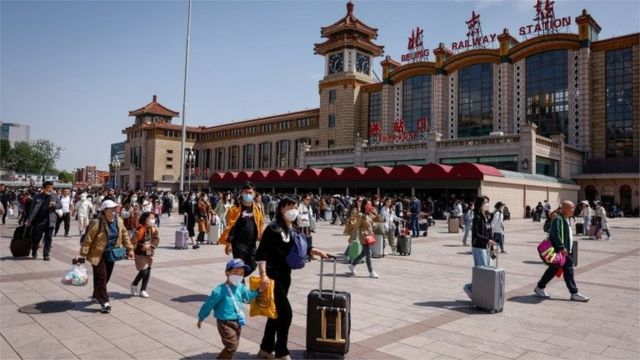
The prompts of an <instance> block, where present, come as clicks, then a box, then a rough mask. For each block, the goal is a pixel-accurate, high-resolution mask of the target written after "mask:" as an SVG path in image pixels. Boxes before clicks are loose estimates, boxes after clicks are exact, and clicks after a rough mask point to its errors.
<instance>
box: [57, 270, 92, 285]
mask: <svg viewBox="0 0 640 360" xmlns="http://www.w3.org/2000/svg"><path fill="white" fill-rule="evenodd" d="M88 282H89V275H87V268H85V267H84V266H82V265H73V267H72V268H71V270H69V272H67V273H66V274H65V275H64V277H63V278H62V283H63V284H65V285H74V286H85V285H87V283H88Z"/></svg>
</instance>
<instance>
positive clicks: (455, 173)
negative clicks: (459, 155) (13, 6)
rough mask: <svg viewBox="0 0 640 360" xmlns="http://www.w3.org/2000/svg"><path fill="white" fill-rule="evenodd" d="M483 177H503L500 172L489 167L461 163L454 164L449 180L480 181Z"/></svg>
mask: <svg viewBox="0 0 640 360" xmlns="http://www.w3.org/2000/svg"><path fill="white" fill-rule="evenodd" d="M485 175H489V176H499V177H503V175H502V173H501V172H500V170H498V169H496V168H494V167H493V166H489V165H481V164H472V163H461V164H456V165H455V166H454V167H453V168H452V169H451V171H450V176H449V178H450V179H477V180H482V179H483V178H484V176H485Z"/></svg>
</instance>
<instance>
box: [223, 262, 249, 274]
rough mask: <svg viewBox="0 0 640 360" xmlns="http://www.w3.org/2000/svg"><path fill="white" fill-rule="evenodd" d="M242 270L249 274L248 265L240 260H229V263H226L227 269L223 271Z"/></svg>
mask: <svg viewBox="0 0 640 360" xmlns="http://www.w3.org/2000/svg"><path fill="white" fill-rule="evenodd" d="M240 268H243V269H244V271H245V272H247V273H248V272H249V271H251V268H250V267H249V265H245V263H244V261H242V259H231V260H229V262H228V263H227V267H226V269H225V271H229V270H231V269H240Z"/></svg>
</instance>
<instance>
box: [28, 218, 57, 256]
mask: <svg viewBox="0 0 640 360" xmlns="http://www.w3.org/2000/svg"><path fill="white" fill-rule="evenodd" d="M52 234H53V228H52V227H50V226H49V222H48V221H45V222H42V223H40V224H36V225H35V226H34V227H33V232H32V233H31V256H33V257H36V256H37V255H38V247H39V246H40V240H42V235H44V250H43V251H42V255H43V256H49V252H50V251H51V242H52Z"/></svg>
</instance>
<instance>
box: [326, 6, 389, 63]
mask: <svg viewBox="0 0 640 360" xmlns="http://www.w3.org/2000/svg"><path fill="white" fill-rule="evenodd" d="M320 34H321V35H322V37H323V38H327V41H325V42H323V43H319V44H315V46H314V51H315V53H316V54H320V55H325V54H327V53H329V52H331V51H334V50H338V49H342V48H346V47H349V48H358V49H361V50H364V51H365V52H368V53H370V54H371V55H373V56H380V55H382V53H383V52H384V46H380V45H377V44H374V43H373V42H372V41H371V40H374V39H376V38H377V37H378V29H376V28H372V27H370V26H368V25H367V24H365V23H363V22H362V21H360V20H359V19H358V18H356V17H355V16H354V15H353V2H351V1H349V2H348V3H347V15H346V16H345V17H343V18H342V19H340V20H338V21H337V22H335V23H334V24H332V25H329V26H326V27H323V28H321V31H320Z"/></svg>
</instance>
